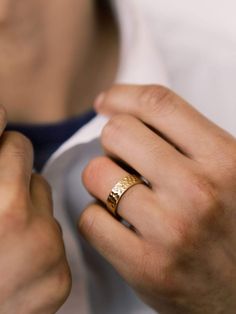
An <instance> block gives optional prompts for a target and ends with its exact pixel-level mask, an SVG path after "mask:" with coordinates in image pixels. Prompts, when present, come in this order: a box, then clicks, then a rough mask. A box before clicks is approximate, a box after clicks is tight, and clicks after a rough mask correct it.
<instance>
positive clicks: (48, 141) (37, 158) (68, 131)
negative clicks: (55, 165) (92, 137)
mask: <svg viewBox="0 0 236 314" xmlns="http://www.w3.org/2000/svg"><path fill="white" fill-rule="evenodd" d="M95 115H96V113H95V112H94V111H93V110H91V111H88V112H86V113H84V114H82V115H81V116H78V117H74V118H70V119H68V120H65V121H60V122H56V123H48V124H25V123H21V124H19V123H9V124H8V125H7V128H6V129H7V130H8V131H18V132H20V133H22V134H24V135H25V136H27V137H28V139H30V141H31V143H32V144H33V148H34V169H35V170H36V171H38V172H40V171H41V170H42V168H43V166H44V165H45V163H46V161H47V160H48V159H49V158H50V156H51V155H52V154H53V153H54V152H55V151H56V150H57V149H58V148H59V147H60V146H61V145H62V144H63V143H64V142H65V141H67V140H68V139H69V138H70V137H71V136H72V135H73V134H74V133H75V132H76V131H78V130H79V129H80V128H82V126H84V125H85V124H87V123H88V122H89V121H90V120H91V119H93V118H94V117H95Z"/></svg>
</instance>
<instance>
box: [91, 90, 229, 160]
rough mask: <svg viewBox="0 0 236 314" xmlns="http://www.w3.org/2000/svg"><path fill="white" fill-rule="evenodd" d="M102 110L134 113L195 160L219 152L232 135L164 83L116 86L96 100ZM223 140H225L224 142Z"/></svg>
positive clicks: (97, 107)
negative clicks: (160, 84)
mask: <svg viewBox="0 0 236 314" xmlns="http://www.w3.org/2000/svg"><path fill="white" fill-rule="evenodd" d="M95 108H96V109H97V111H98V112H100V113H103V114H108V115H113V114H117V113H126V114H131V115H134V116H135V117H137V118H138V119H140V120H142V121H143V122H144V123H146V124H147V125H149V126H151V127H152V128H154V129H155V130H156V131H158V132H159V133H161V135H163V137H164V138H165V139H166V140H168V141H169V142H171V143H172V144H173V145H174V146H176V147H178V148H179V150H180V151H182V152H183V153H184V154H185V155H187V156H189V157H190V158H193V159H202V157H205V156H209V153H215V152H216V151H217V152H218V151H219V148H220V147H221V146H220V144H221V142H222V144H223V145H225V140H229V139H230V138H231V136H230V135H229V134H227V133H226V132H225V131H223V130H222V129H220V128H219V127H218V126H216V125H215V124H214V123H213V122H211V121H209V120H208V119H207V118H206V117H204V116H203V115H202V114H201V113H200V112H198V111H197V110H196V109H195V108H194V107H192V106H190V105H189V104H188V103H187V102H186V101H185V100H183V99H182V98H181V97H179V96H178V95H176V94H175V93H174V92H172V91H171V90H169V89H168V88H166V87H163V86H155V85H153V86H137V85H136V86H129V85H116V86H114V87H113V88H111V89H110V90H108V91H107V92H106V93H103V94H102V95H100V97H99V98H98V99H97V100H96V102H95ZM220 141H221V142H220Z"/></svg>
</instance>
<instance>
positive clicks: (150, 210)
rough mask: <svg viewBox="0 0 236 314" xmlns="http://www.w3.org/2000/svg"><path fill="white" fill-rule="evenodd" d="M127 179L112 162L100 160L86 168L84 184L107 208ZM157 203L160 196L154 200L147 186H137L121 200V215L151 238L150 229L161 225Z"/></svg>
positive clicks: (119, 207) (105, 159) (119, 208)
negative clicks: (112, 194) (111, 195)
mask: <svg viewBox="0 0 236 314" xmlns="http://www.w3.org/2000/svg"><path fill="white" fill-rule="evenodd" d="M126 175H127V172H126V171H125V170H123V169H122V168H120V167H119V166H118V165H116V164H115V163H114V162H113V161H111V160H110V159H109V158H107V157H100V158H97V159H95V160H93V161H92V162H90V164H89V165H88V166H87V167H86V169H85V170H84V172H83V181H84V184H85V186H86V188H87V189H88V191H89V192H90V193H91V194H93V195H94V196H95V197H96V198H98V199H99V200H101V201H102V202H103V203H104V204H106V201H107V197H108V195H109V193H110V192H111V190H112V188H113V187H114V185H115V184H116V183H117V182H118V181H119V180H121V179H122V178H123V177H125V176H126ZM101 178H102V180H101ZM157 203H158V202H157V196H154V193H153V192H152V191H151V190H150V189H149V188H148V187H147V186H145V185H143V184H138V185H135V186H133V187H131V188H130V189H129V190H128V191H127V192H126V193H125V194H124V195H123V196H122V198H121V200H120V202H119V206H118V213H119V215H120V216H121V217H122V218H124V219H125V220H126V221H128V222H129V223H130V224H131V225H132V226H134V227H135V229H136V230H137V231H138V232H139V234H141V235H142V236H144V237H145V236H147V235H149V234H150V232H149V231H150V226H152V225H153V224H154V226H153V227H154V228H155V224H156V222H158V221H159V218H160V217H159V210H160V208H158V206H157ZM155 229H156V228H155ZM104 230H106V229H104Z"/></svg>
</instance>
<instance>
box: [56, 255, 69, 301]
mask: <svg viewBox="0 0 236 314" xmlns="http://www.w3.org/2000/svg"><path fill="white" fill-rule="evenodd" d="M52 285H53V287H54V289H53V296H51V297H52V298H55V299H56V300H57V302H60V303H61V304H63V303H64V302H65V300H66V299H67V298H68V296H69V294H70V291H71V286H72V278H71V272H70V269H69V267H68V264H67V262H65V261H63V264H62V267H59V269H58V270H57V272H56V273H55V275H54V278H53V282H52Z"/></svg>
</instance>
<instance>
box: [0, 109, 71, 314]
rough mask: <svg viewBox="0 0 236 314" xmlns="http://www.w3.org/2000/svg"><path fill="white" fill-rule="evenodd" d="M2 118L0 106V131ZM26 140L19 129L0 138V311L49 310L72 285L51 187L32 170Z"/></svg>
mask: <svg viewBox="0 0 236 314" xmlns="http://www.w3.org/2000/svg"><path fill="white" fill-rule="evenodd" d="M5 124H6V116H5V111H4V110H3V109H2V108H0V131H1V132H0V133H2V132H3V129H4V127H5ZM32 161H33V153H32V147H31V144H30V142H29V141H28V140H27V139H26V138H25V137H24V136H22V135H20V134H19V133H15V132H5V133H3V134H2V136H1V138H0V278H1V280H0V313H1V314H13V313H17V314H31V313H32V314H33V313H34V314H35V313H37V314H41V313H42V314H52V313H55V312H56V311H57V310H58V308H59V307H60V306H61V305H62V304H63V303H64V301H65V300H66V298H67V296H68V294H69V291H70V285H71V278H70V272H69V269H68V265H67V261H66V257H65V251H64V246H63V240H62V233H61V229H60V227H59V225H58V223H57V222H56V221H55V220H54V218H53V206H52V200H51V191H50V187H49V186H48V184H47V183H46V181H45V180H44V179H43V178H42V177H41V176H39V175H36V174H33V175H32Z"/></svg>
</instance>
